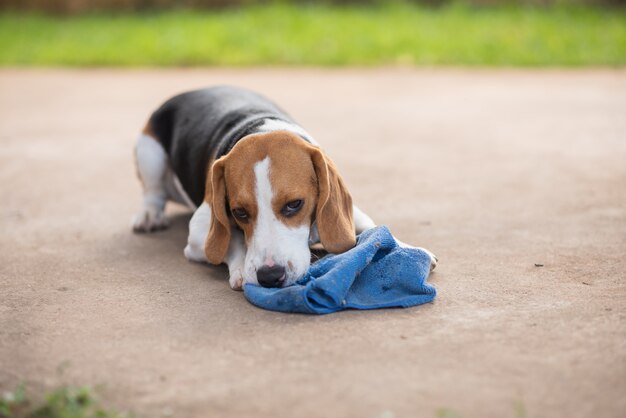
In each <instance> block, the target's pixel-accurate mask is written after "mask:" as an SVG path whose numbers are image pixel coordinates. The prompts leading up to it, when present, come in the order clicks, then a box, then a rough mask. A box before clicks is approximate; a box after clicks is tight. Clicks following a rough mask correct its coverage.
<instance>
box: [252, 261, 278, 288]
mask: <svg viewBox="0 0 626 418" xmlns="http://www.w3.org/2000/svg"><path fill="white" fill-rule="evenodd" d="M256 278H257V280H258V281H259V284H260V285H261V286H263V287H280V285H281V284H282V283H283V280H284V278H285V268H284V267H283V266H278V265H274V266H272V267H268V266H263V267H261V268H260V269H258V270H257V271H256Z"/></svg>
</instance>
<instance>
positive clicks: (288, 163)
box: [205, 131, 356, 287]
mask: <svg viewBox="0 0 626 418" xmlns="http://www.w3.org/2000/svg"><path fill="white" fill-rule="evenodd" d="M207 177H208V179H207V187H206V193H205V201H206V202H207V203H208V204H209V205H210V206H211V209H212V213H213V216H212V222H211V227H210V231H209V235H208V237H207V241H206V245H205V252H206V256H207V258H208V260H209V261H210V262H211V263H214V264H219V263H221V262H222V261H223V260H224V257H225V256H226V253H227V251H228V247H229V243H230V239H231V227H238V228H239V229H241V230H242V231H243V233H244V236H245V242H246V246H247V252H246V256H245V263H244V266H245V267H244V272H243V276H244V281H245V282H247V283H260V284H262V285H264V286H268V287H269V286H273V287H277V286H285V285H289V284H291V283H293V281H295V280H296V279H297V278H299V277H300V276H302V275H303V274H304V273H306V271H307V270H308V268H309V263H310V251H309V235H310V233H311V226H312V225H313V223H314V222H315V223H316V224H317V230H318V232H319V237H320V240H321V242H322V244H323V245H324V247H325V249H326V250H327V251H329V252H331V253H340V252H344V251H346V250H348V249H350V248H352V247H353V246H354V245H355V242H356V238H355V232H354V222H353V219H352V198H351V196H350V194H349V193H348V191H347V189H346V187H345V185H344V183H343V181H342V179H341V177H340V176H339V175H338V173H337V170H336V168H335V166H334V164H333V163H332V162H331V161H330V160H329V159H328V158H327V157H326V156H325V155H324V154H323V153H322V151H320V150H319V148H317V147H314V146H312V145H310V144H308V143H307V142H305V141H304V140H302V139H301V138H300V137H298V136H296V135H295V134H292V133H289V132H286V131H278V132H270V133H264V134H254V135H250V136H248V137H246V138H244V139H242V140H241V141H239V142H238V143H237V145H236V146H235V147H234V148H233V149H232V151H231V152H230V153H228V155H227V156H225V157H223V158H220V159H219V160H218V161H216V162H215V163H214V164H213V166H212V168H211V170H210V173H209V175H208V176H207Z"/></svg>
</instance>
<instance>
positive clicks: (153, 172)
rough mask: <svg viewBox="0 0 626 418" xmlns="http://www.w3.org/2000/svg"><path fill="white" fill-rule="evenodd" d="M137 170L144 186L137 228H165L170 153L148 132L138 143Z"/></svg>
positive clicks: (149, 230) (146, 230)
mask: <svg viewBox="0 0 626 418" xmlns="http://www.w3.org/2000/svg"><path fill="white" fill-rule="evenodd" d="M135 163H136V166H137V174H138V176H139V180H141V184H142V186H143V208H142V209H141V211H140V212H139V213H138V214H137V215H136V216H135V219H134V220H133V230H134V231H135V232H152V231H157V230H160V229H165V228H167V226H168V224H169V223H168V219H167V217H166V216H165V212H164V210H165V203H166V201H167V191H166V183H165V182H166V173H167V171H168V162H167V154H166V153H165V150H164V149H163V147H162V146H161V144H160V143H159V142H158V141H157V140H156V139H155V138H154V137H152V136H150V135H149V134H147V133H142V134H141V135H140V136H139V138H138V139H137V144H136V146H135Z"/></svg>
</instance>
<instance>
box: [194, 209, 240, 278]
mask: <svg viewBox="0 0 626 418" xmlns="http://www.w3.org/2000/svg"><path fill="white" fill-rule="evenodd" d="M210 227H211V207H210V206H209V204H208V203H206V202H204V203H202V204H201V205H200V207H198V209H196V211H195V212H194V214H193V216H192V217H191V220H190V221H189V236H188V237H187V246H186V247H185V257H186V258H187V260H190V261H196V262H199V263H207V262H208V261H209V260H207V257H206V253H205V252H204V246H205V243H206V240H207V236H208V235H209V228H210ZM245 260H246V242H245V239H244V236H243V232H241V230H239V229H236V228H233V229H232V230H231V238H230V243H229V245H228V252H227V253H226V257H225V258H224V263H226V264H227V265H228V273H229V275H230V278H229V279H228V282H229V283H230V287H232V288H233V289H235V290H241V289H242V288H243V272H244V263H245Z"/></svg>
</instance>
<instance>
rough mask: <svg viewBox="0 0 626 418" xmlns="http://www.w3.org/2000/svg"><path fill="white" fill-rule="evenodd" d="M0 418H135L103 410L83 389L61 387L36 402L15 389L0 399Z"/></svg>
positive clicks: (88, 392)
mask: <svg viewBox="0 0 626 418" xmlns="http://www.w3.org/2000/svg"><path fill="white" fill-rule="evenodd" d="M0 418H134V415H131V414H122V413H118V412H114V411H111V410H107V409H104V408H102V407H101V406H100V405H99V404H98V401H97V399H96V398H95V397H94V395H92V393H91V390H90V389H89V388H86V387H81V388H73V387H67V386H63V387H60V388H57V389H55V390H54V391H52V392H50V393H48V394H47V395H46V397H45V399H44V400H42V401H41V402H36V401H35V400H33V399H31V398H30V397H29V396H28V395H27V393H26V390H25V389H24V386H20V387H18V388H17V389H16V390H15V391H13V392H8V393H5V394H4V396H3V397H1V398H0Z"/></svg>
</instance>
